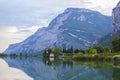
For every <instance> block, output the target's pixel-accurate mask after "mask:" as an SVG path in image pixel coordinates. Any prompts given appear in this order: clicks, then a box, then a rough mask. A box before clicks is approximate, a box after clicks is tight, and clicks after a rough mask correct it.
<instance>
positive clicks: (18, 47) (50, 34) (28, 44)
mask: <svg viewBox="0 0 120 80" xmlns="http://www.w3.org/2000/svg"><path fill="white" fill-rule="evenodd" d="M110 23H111V17H110V16H105V15H102V14H101V13H99V12H97V11H92V10H89V9H83V8H67V9H66V10H65V11H64V12H63V13H61V14H59V15H58V16H57V17H56V18H54V19H53V20H52V21H51V23H50V24H49V25H48V27H45V28H42V29H39V30H38V31H37V32H35V34H33V35H32V36H30V37H28V38H27V39H25V40H24V41H22V42H20V43H17V44H12V45H10V46H9V47H8V48H7V49H6V50H5V51H4V53H6V54H11V53H16V54H20V53H27V54H31V53H40V52H41V51H42V50H44V49H46V48H49V47H58V48H61V49H63V48H69V47H71V46H73V48H74V49H77V48H81V49H85V48H86V47H89V46H91V45H93V43H94V41H95V40H96V39H97V38H101V37H103V36H105V35H106V34H108V33H109V32H110V31H111V24H110ZM101 31H102V32H101Z"/></svg>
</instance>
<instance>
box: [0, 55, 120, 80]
mask: <svg viewBox="0 0 120 80" xmlns="http://www.w3.org/2000/svg"><path fill="white" fill-rule="evenodd" d="M0 80H120V64H117V63H113V62H104V61H102V62H99V61H73V60H70V59H54V58H50V59H42V58H36V57H30V58H29V57H27V58H25V57H16V58H10V57H7V58H0Z"/></svg>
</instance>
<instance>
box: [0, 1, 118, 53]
mask: <svg viewBox="0 0 120 80" xmlns="http://www.w3.org/2000/svg"><path fill="white" fill-rule="evenodd" d="M118 2H119V0H0V52H2V51H4V50H5V49H6V48H7V47H8V45H9V44H13V43H17V42H20V41H22V40H24V39H26V38H27V37H28V36H29V35H31V34H33V33H34V32H35V31H36V30H37V29H38V28H41V27H46V26H47V25H48V24H49V23H50V21H51V20H52V19H53V18H54V17H55V16H57V15H58V14H59V13H62V12H63V11H64V10H65V9H66V8H69V7H72V8H87V9H92V10H96V11H99V12H101V13H102V14H105V15H109V16H111V12H112V9H113V8H114V7H115V6H116V4H117V3H118Z"/></svg>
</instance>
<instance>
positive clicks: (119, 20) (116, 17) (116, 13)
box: [112, 2, 120, 34]
mask: <svg viewBox="0 0 120 80" xmlns="http://www.w3.org/2000/svg"><path fill="white" fill-rule="evenodd" d="M112 18H113V20H112V21H113V25H112V26H113V31H112V33H113V34H116V33H117V32H118V31H120V2H119V3H118V4H117V6H116V7H115V8H114V9H113V12H112Z"/></svg>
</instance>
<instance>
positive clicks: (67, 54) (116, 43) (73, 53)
mask: <svg viewBox="0 0 120 80" xmlns="http://www.w3.org/2000/svg"><path fill="white" fill-rule="evenodd" d="M50 57H52V58H53V57H54V58H71V59H73V60H77V61H93V60H95V61H116V62H120V37H115V38H114V39H113V40H112V48H111V49H110V48H109V47H107V46H102V45H98V46H92V47H88V48H86V49H85V50H81V49H80V50H79V49H76V50H74V49H73V47H72V46H71V47H70V48H68V49H63V50H61V49H59V48H48V49H46V50H45V51H44V52H43V58H50Z"/></svg>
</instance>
